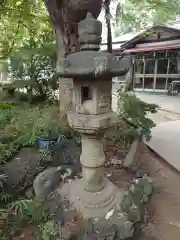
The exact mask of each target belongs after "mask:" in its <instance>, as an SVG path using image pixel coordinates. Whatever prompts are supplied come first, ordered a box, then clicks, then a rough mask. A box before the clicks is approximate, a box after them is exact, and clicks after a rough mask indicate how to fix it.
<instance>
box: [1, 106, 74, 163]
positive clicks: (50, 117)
mask: <svg viewBox="0 0 180 240" xmlns="http://www.w3.org/2000/svg"><path fill="white" fill-rule="evenodd" d="M0 133H1V135H0V162H1V164H3V163H4V162H6V161H8V160H9V159H10V158H11V157H12V156H13V155H14V154H15V153H16V152H17V151H18V150H19V149H21V148H22V147H24V146H27V145H30V146H35V145H36V137H58V136H59V135H60V134H63V135H65V136H67V137H73V138H75V137H76V135H75V133H74V131H73V130H71V129H70V128H69V126H67V125H65V124H64V123H63V122H61V121H60V120H59V107H58V106H57V105H55V104H54V105H43V106H37V107H31V106H29V105H28V104H25V105H22V106H16V105H15V106H12V107H11V109H3V110H0ZM76 138H77V137H76ZM49 154H50V153H48V155H47V153H42V154H41V156H42V161H45V159H46V160H47V161H48V158H49Z"/></svg>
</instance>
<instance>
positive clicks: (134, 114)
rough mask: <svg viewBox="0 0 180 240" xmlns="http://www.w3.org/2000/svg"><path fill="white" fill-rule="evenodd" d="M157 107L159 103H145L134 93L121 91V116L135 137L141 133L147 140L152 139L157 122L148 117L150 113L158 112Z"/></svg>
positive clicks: (119, 106) (128, 133) (119, 100)
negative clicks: (152, 132)
mask: <svg viewBox="0 0 180 240" xmlns="http://www.w3.org/2000/svg"><path fill="white" fill-rule="evenodd" d="M157 108H158V106H157V105H155V104H148V103H145V102H143V101H141V100H140V99H139V98H137V97H136V96H135V95H134V94H133V95H132V94H128V93H125V92H121V91H119V99H118V112H119V117H120V121H121V122H123V124H124V125H125V126H124V127H125V129H127V132H126V134H127V135H129V136H132V137H135V136H137V135H139V134H141V135H143V136H144V137H145V138H146V140H147V141H148V140H150V138H151V128H152V127H154V126H155V123H154V122H153V121H152V120H151V119H150V118H149V117H148V114H149V113H156V112H157Z"/></svg>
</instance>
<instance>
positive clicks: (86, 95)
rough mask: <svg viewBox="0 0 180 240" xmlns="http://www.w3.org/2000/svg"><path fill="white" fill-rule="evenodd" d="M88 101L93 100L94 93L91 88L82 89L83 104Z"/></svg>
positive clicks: (84, 87)
mask: <svg viewBox="0 0 180 240" xmlns="http://www.w3.org/2000/svg"><path fill="white" fill-rule="evenodd" d="M87 100H92V91H91V88H90V87H89V86H83V87H81V104H83V103H84V102H85V101H87Z"/></svg>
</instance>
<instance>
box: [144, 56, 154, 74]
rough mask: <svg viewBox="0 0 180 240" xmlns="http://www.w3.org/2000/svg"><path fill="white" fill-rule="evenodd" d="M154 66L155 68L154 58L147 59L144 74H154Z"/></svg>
mask: <svg viewBox="0 0 180 240" xmlns="http://www.w3.org/2000/svg"><path fill="white" fill-rule="evenodd" d="M154 68H155V59H147V60H146V69H145V74H154Z"/></svg>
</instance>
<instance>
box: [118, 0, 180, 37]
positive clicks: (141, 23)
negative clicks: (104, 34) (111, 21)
mask: <svg viewBox="0 0 180 240" xmlns="http://www.w3.org/2000/svg"><path fill="white" fill-rule="evenodd" d="M116 2H118V4H117V9H116V14H115V33H116V35H117V36H119V35H121V34H125V33H128V32H132V31H136V32H137V31H140V30H142V29H145V28H147V27H149V26H152V25H156V24H166V23H168V22H169V21H172V20H176V18H177V17H178V16H179V13H180V7H179V6H180V5H179V4H180V2H179V1H175V0H143V1H140V0H125V1H124V3H122V2H120V1H119V0H117V1H116ZM147 13H148V14H147Z"/></svg>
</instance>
